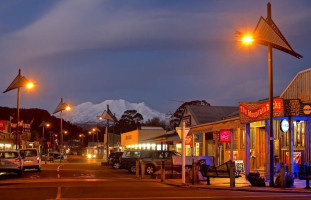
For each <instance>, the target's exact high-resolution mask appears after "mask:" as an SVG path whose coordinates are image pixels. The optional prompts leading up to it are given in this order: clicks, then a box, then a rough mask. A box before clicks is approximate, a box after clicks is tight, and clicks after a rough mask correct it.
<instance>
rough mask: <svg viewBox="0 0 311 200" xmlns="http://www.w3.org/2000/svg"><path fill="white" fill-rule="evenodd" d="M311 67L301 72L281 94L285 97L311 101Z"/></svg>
mask: <svg viewBox="0 0 311 200" xmlns="http://www.w3.org/2000/svg"><path fill="white" fill-rule="evenodd" d="M310 89H311V68H309V69H306V70H303V71H301V72H299V73H298V74H297V75H296V76H295V78H294V79H293V80H292V81H291V82H290V84H289V85H288V86H287V87H286V89H285V90H284V91H283V93H282V94H281V95H280V97H281V98H283V99H300V100H301V101H302V102H308V103H310V102H311V90H310Z"/></svg>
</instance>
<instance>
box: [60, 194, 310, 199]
mask: <svg viewBox="0 0 311 200" xmlns="http://www.w3.org/2000/svg"><path fill="white" fill-rule="evenodd" d="M281 196H287V197H288V196H289V195H288V194H284V195H278V197H281ZM301 196H309V194H305V195H290V197H301ZM263 197H273V195H270V196H258V195H257V196H209V197H208V196H204V197H203V196H202V197H185V196H182V197H176V196H174V197H104V198H62V199H67V200H71V199H81V200H84V199H94V200H135V199H137V200H140V199H141V200H148V199H249V198H263Z"/></svg>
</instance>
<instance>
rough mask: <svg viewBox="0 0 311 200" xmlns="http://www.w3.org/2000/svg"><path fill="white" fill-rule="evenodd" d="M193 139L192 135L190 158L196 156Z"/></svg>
mask: <svg viewBox="0 0 311 200" xmlns="http://www.w3.org/2000/svg"><path fill="white" fill-rule="evenodd" d="M194 137H195V134H194V133H192V151H191V156H196V152H195V142H194Z"/></svg>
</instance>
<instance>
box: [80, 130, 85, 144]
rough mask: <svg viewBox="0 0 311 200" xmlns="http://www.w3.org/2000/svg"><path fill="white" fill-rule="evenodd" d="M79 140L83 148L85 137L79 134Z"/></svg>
mask: <svg viewBox="0 0 311 200" xmlns="http://www.w3.org/2000/svg"><path fill="white" fill-rule="evenodd" d="M79 138H81V143H82V147H83V146H84V138H85V135H84V134H82V133H81V134H79Z"/></svg>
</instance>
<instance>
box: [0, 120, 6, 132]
mask: <svg viewBox="0 0 311 200" xmlns="http://www.w3.org/2000/svg"><path fill="white" fill-rule="evenodd" d="M5 124H6V121H5V120H0V130H2V131H4V130H5Z"/></svg>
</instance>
